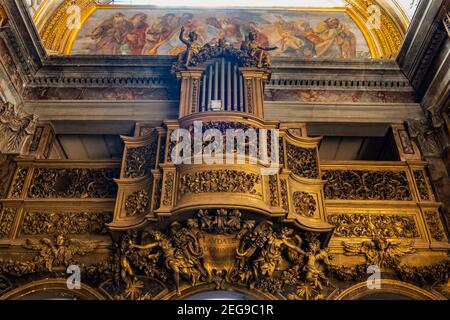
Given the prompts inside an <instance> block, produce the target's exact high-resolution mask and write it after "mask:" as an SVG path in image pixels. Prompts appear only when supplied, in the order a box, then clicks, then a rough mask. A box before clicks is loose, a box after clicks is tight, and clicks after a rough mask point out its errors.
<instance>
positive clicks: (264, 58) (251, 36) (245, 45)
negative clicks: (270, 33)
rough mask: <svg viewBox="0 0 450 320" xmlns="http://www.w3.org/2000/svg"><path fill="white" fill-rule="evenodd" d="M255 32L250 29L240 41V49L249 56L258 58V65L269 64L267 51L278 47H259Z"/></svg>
mask: <svg viewBox="0 0 450 320" xmlns="http://www.w3.org/2000/svg"><path fill="white" fill-rule="evenodd" d="M257 37H258V35H257V33H256V32H254V31H250V32H249V33H248V36H247V39H246V40H245V41H243V42H242V44H241V50H242V51H244V52H247V54H248V55H249V56H252V57H256V58H257V59H258V66H260V67H263V66H266V67H267V66H270V55H269V54H268V53H267V52H268V51H273V50H276V49H278V47H261V46H260V45H259V44H258V42H257Z"/></svg>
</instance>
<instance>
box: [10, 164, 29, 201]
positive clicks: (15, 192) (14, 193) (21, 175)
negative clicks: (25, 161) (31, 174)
mask: <svg viewBox="0 0 450 320" xmlns="http://www.w3.org/2000/svg"><path fill="white" fill-rule="evenodd" d="M27 173H28V169H27V168H19V169H17V173H16V177H15V178H14V182H13V184H12V187H11V194H10V197H11V198H20V196H21V195H22V190H23V186H24V185H25V178H26V177H27Z"/></svg>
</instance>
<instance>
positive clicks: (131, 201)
mask: <svg viewBox="0 0 450 320" xmlns="http://www.w3.org/2000/svg"><path fill="white" fill-rule="evenodd" d="M149 201H150V199H149V195H148V192H147V191H144V190H140V191H135V192H133V193H132V194H130V195H129V196H128V197H127V201H126V202H125V212H126V214H127V216H129V217H133V216H137V215H142V214H144V213H146V212H147V210H148V208H149V205H150V203H149Z"/></svg>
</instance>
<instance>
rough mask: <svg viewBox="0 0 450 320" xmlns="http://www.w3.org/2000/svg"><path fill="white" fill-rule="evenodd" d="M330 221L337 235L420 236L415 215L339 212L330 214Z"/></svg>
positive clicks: (347, 236)
mask: <svg viewBox="0 0 450 320" xmlns="http://www.w3.org/2000/svg"><path fill="white" fill-rule="evenodd" d="M328 222H329V223H331V224H332V225H334V226H335V227H336V229H335V230H334V236H335V237H342V238H366V237H369V238H370V237H373V236H380V237H385V238H409V239H412V238H419V237H420V235H419V230H418V228H417V224H416V222H415V220H414V217H413V216H406V215H387V214H380V215H374V214H368V213H365V214H364V213H353V214H346V213H339V214H330V215H328Z"/></svg>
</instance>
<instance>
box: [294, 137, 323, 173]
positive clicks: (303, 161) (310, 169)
mask: <svg viewBox="0 0 450 320" xmlns="http://www.w3.org/2000/svg"><path fill="white" fill-rule="evenodd" d="M286 145H287V148H286V153H287V163H288V168H289V170H291V171H292V173H293V174H295V175H297V176H299V177H302V178H308V179H319V167H318V164H317V152H316V149H307V148H302V147H297V146H294V145H293V144H290V143H287V144H286Z"/></svg>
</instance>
